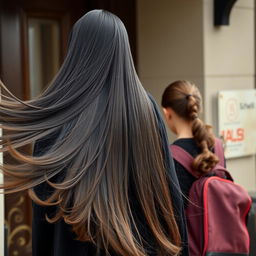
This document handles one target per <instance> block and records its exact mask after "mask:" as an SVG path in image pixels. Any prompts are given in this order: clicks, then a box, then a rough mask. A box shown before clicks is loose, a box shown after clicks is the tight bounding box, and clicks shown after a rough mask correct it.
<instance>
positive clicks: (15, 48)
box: [0, 0, 85, 256]
mask: <svg viewBox="0 0 256 256" xmlns="http://www.w3.org/2000/svg"><path fill="white" fill-rule="evenodd" d="M84 12H85V4H84V1H83V0H72V1H63V0H37V1H32V0H29V1H19V0H17V1H15V0H12V1H9V0H4V1H2V2H1V6H0V21H1V22H0V23H1V25H0V26H1V27H0V31H1V37H0V38H1V40H0V42H1V65H0V67H1V79H2V80H3V81H4V83H5V84H6V85H7V87H8V88H9V89H10V90H11V91H12V92H13V93H14V94H15V95H16V96H18V97H19V98H22V99H29V98H31V97H34V96H36V95H38V94H39V93H40V92H41V91H42V89H43V87H44V86H46V85H47V83H49V81H50V80H51V79H52V78H53V76H54V75H55V73H56V72H57V70H58V68H59V66H60V63H61V61H62V59H63V57H64V55H65V51H66V46H67V44H66V42H67V38H68V33H69V30H70V28H71V26H72V24H73V23H74V21H75V20H77V19H78V18H79V17H80V16H81V15H82V14H83V13H84ZM25 150H31V149H29V148H26V149H25ZM5 224H6V226H7V230H8V235H7V239H6V241H7V247H8V253H7V252H6V255H8V256H28V255H31V201H30V199H29V198H28V196H27V194H26V193H18V194H15V195H6V196H5Z"/></svg>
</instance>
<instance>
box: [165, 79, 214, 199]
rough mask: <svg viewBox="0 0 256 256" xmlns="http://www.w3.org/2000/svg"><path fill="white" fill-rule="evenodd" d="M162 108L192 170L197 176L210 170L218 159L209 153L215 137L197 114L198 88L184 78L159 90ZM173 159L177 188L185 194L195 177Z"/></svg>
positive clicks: (199, 100)
mask: <svg viewBox="0 0 256 256" xmlns="http://www.w3.org/2000/svg"><path fill="white" fill-rule="evenodd" d="M162 107H163V111H164V114H165V117H166V121H167V124H168V126H169V128H170V130H171V131H172V132H173V133H174V134H175V135H176V136H177V140H175V142H174V145H177V146H180V147H181V148H183V149H184V150H185V151H187V152H188V153H189V154H190V155H192V156H193V157H194V161H193V169H194V170H195V171H196V172H197V173H198V174H199V175H200V174H206V173H207V172H209V171H210V170H212V168H213V167H214V166H215V165H216V164H217V163H218V161H219V159H218V157H217V156H216V155H215V154H214V152H213V148H214V143H215V137H214V135H213V133H212V131H211V126H209V125H207V124H205V123H204V122H203V121H202V120H201V119H200V117H199V114H200V111H201V108H202V98H201V94H200V92H199V90H198V88H197V87H196V86H195V85H194V84H193V83H190V82H188V81H175V82H173V83H171V84H170V85H169V86H168V87H167V88H166V89H165V91H164V93H163V96H162ZM174 162H175V167H176V173H177V176H178V179H179V182H180V186H181V190H182V192H183V194H184V195H185V196H186V197H188V193H189V189H190V188H191V186H192V184H193V182H194V181H195V180H196V178H195V177H194V176H192V174H190V173H189V172H188V171H186V169H185V168H184V167H183V166H182V165H181V164H180V163H178V162H177V161H174Z"/></svg>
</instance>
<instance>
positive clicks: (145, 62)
mask: <svg viewBox="0 0 256 256" xmlns="http://www.w3.org/2000/svg"><path fill="white" fill-rule="evenodd" d="M137 2H138V6H137V7H138V8H137V9H138V13H137V20H138V35H137V38H138V64H139V65H138V67H139V70H138V71H139V76H140V79H141V81H142V83H143V85H144V87H145V88H146V89H147V90H148V91H149V92H151V93H152V94H153V95H154V97H155V98H156V100H157V101H158V102H160V98H161V94H162V92H163V89H164V88H165V87H166V86H167V85H168V84H169V83H170V82H172V81H174V80H177V79H188V80H193V81H194V82H196V83H197V84H198V85H199V86H202V85H203V76H202V75H203V72H202V70H203V50H202V49H203V39H202V4H201V1H199V0H196V1H195V0H189V1H188V0H158V1H155V0H138V1H137ZM184 7H186V8H184Z"/></svg>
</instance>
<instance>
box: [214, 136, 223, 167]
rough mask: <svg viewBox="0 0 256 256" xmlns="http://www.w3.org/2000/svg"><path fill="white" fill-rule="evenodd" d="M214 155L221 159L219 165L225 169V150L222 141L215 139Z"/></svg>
mask: <svg viewBox="0 0 256 256" xmlns="http://www.w3.org/2000/svg"><path fill="white" fill-rule="evenodd" d="M214 153H215V154H216V155H217V156H218V158H219V165H220V166H222V167H225V158H224V149H223V146H222V142H221V140H220V139H218V138H215V145H214Z"/></svg>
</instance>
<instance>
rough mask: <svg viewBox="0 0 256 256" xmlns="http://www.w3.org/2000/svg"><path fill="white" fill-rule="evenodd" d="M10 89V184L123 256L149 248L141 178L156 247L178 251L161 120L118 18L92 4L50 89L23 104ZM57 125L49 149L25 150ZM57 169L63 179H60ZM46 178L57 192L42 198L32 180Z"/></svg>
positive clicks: (5, 112) (4, 116)
mask: <svg viewBox="0 0 256 256" xmlns="http://www.w3.org/2000/svg"><path fill="white" fill-rule="evenodd" d="M2 88H3V89H4V90H6V91H7V92H8V90H7V89H6V88H5V87H4V86H3V85H2ZM8 93H9V94H10V97H5V98H4V99H3V100H2V101H1V103H0V107H1V108H0V123H1V127H2V128H3V129H4V130H5V131H6V132H8V131H12V132H11V133H9V134H8V135H4V136H3V137H2V138H1V139H2V140H1V142H2V146H3V147H2V151H9V152H10V153H11V154H12V156H13V157H14V158H15V159H16V161H18V162H19V165H15V164H14V165H13V164H10V165H5V167H2V170H3V171H4V173H5V174H6V175H8V177H9V178H8V179H6V182H5V184H4V185H3V186H2V187H4V188H5V189H6V192H9V193H11V192H17V191H21V190H24V189H30V195H31V197H32V198H33V199H34V200H35V201H36V202H37V203H40V204H44V205H51V204H55V205H56V206H57V209H58V211H57V214H56V217H55V218H54V219H53V220H52V221H55V220H58V219H59V218H63V219H64V220H65V222H66V223H68V224H70V225H72V227H73V230H74V232H75V233H76V234H77V236H78V239H79V240H81V241H91V242H93V243H95V244H97V245H98V246H99V247H101V248H104V249H105V250H109V249H110V248H111V249H112V250H114V251H115V252H116V253H118V254H119V255H122V256H128V255H129V256H145V255H146V250H145V248H144V247H143V244H144V242H142V238H141V235H142V234H141V233H140V232H139V231H138V223H136V222H135V221H134V219H135V216H134V214H136V213H134V212H133V210H132V209H131V205H130V198H129V195H130V189H131V187H130V183H131V182H132V181H133V182H134V183H133V186H134V189H135V191H136V194H137V198H138V202H139V205H140V207H141V209H142V213H143V215H144V217H145V221H146V223H147V225H148V226H149V229H150V232H151V233H152V236H153V240H154V241H155V244H154V248H153V249H155V250H156V251H157V252H161V255H176V254H177V253H178V251H179V250H180V248H179V246H180V236H179V231H178V227H177V224H176V221H175V217H174V213H173V208H172V201H171V197H170V193H169V187H168V177H167V171H166V166H165V163H164V159H163V151H162V142H161V139H160V134H159V127H158V124H157V122H156V118H155V112H154V109H153V106H152V103H151V101H150V99H149V97H148V96H147V94H146V92H145V90H144V89H143V87H142V86H141V84H140V81H139V79H138V77H137V74H136V72H135V69H134V65H133V60H132V57H131V53H130V47H129V41H128V36H127V33H126V30H125V27H124V25H123V23H122V22H121V21H120V19H119V18H118V17H116V16H115V15H113V14H111V13H109V12H106V11H102V10H94V11H91V12H89V13H87V14H86V15H85V16H83V17H82V18H81V19H80V20H79V21H78V22H77V23H76V24H75V25H74V28H73V30H72V33H71V37H70V40H69V49H68V53H67V56H66V59H65V60H64V63H63V65H62V67H61V69H60V71H59V73H58V74H57V76H56V77H55V79H54V80H53V81H52V83H51V84H50V86H49V87H48V88H47V89H46V90H45V91H44V92H43V93H42V95H40V96H39V97H37V98H36V99H33V100H31V101H26V102H23V101H21V100H19V99H17V98H15V96H14V95H12V94H11V93H10V92H8ZM56 133H57V134H58V136H57V137H58V138H57V140H55V141H54V142H53V143H52V145H50V146H49V147H48V148H47V150H45V151H44V152H42V154H41V156H37V157H31V156H29V155H24V154H22V153H20V152H19V151H18V149H19V148H20V147H21V146H24V145H26V144H29V143H33V142H35V141H38V140H43V139H44V138H46V137H48V136H50V135H51V134H56ZM9 142H11V146H9ZM28 170H29V171H28ZM56 175H57V176H58V177H61V179H60V180H58V181H57V183H54V182H52V181H51V180H50V179H51V178H52V177H56ZM45 181H47V182H48V183H49V184H50V186H52V187H53V188H54V192H53V194H52V195H51V196H50V197H49V198H48V199H46V200H42V199H41V198H38V196H37V195H36V194H35V193H34V192H33V188H34V187H35V186H36V185H38V184H40V183H42V182H45ZM156 209H157V210H156ZM159 216H160V217H159ZM163 223H164V226H163ZM164 230H165V231H166V232H165V231H164ZM152 246H153V245H152Z"/></svg>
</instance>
